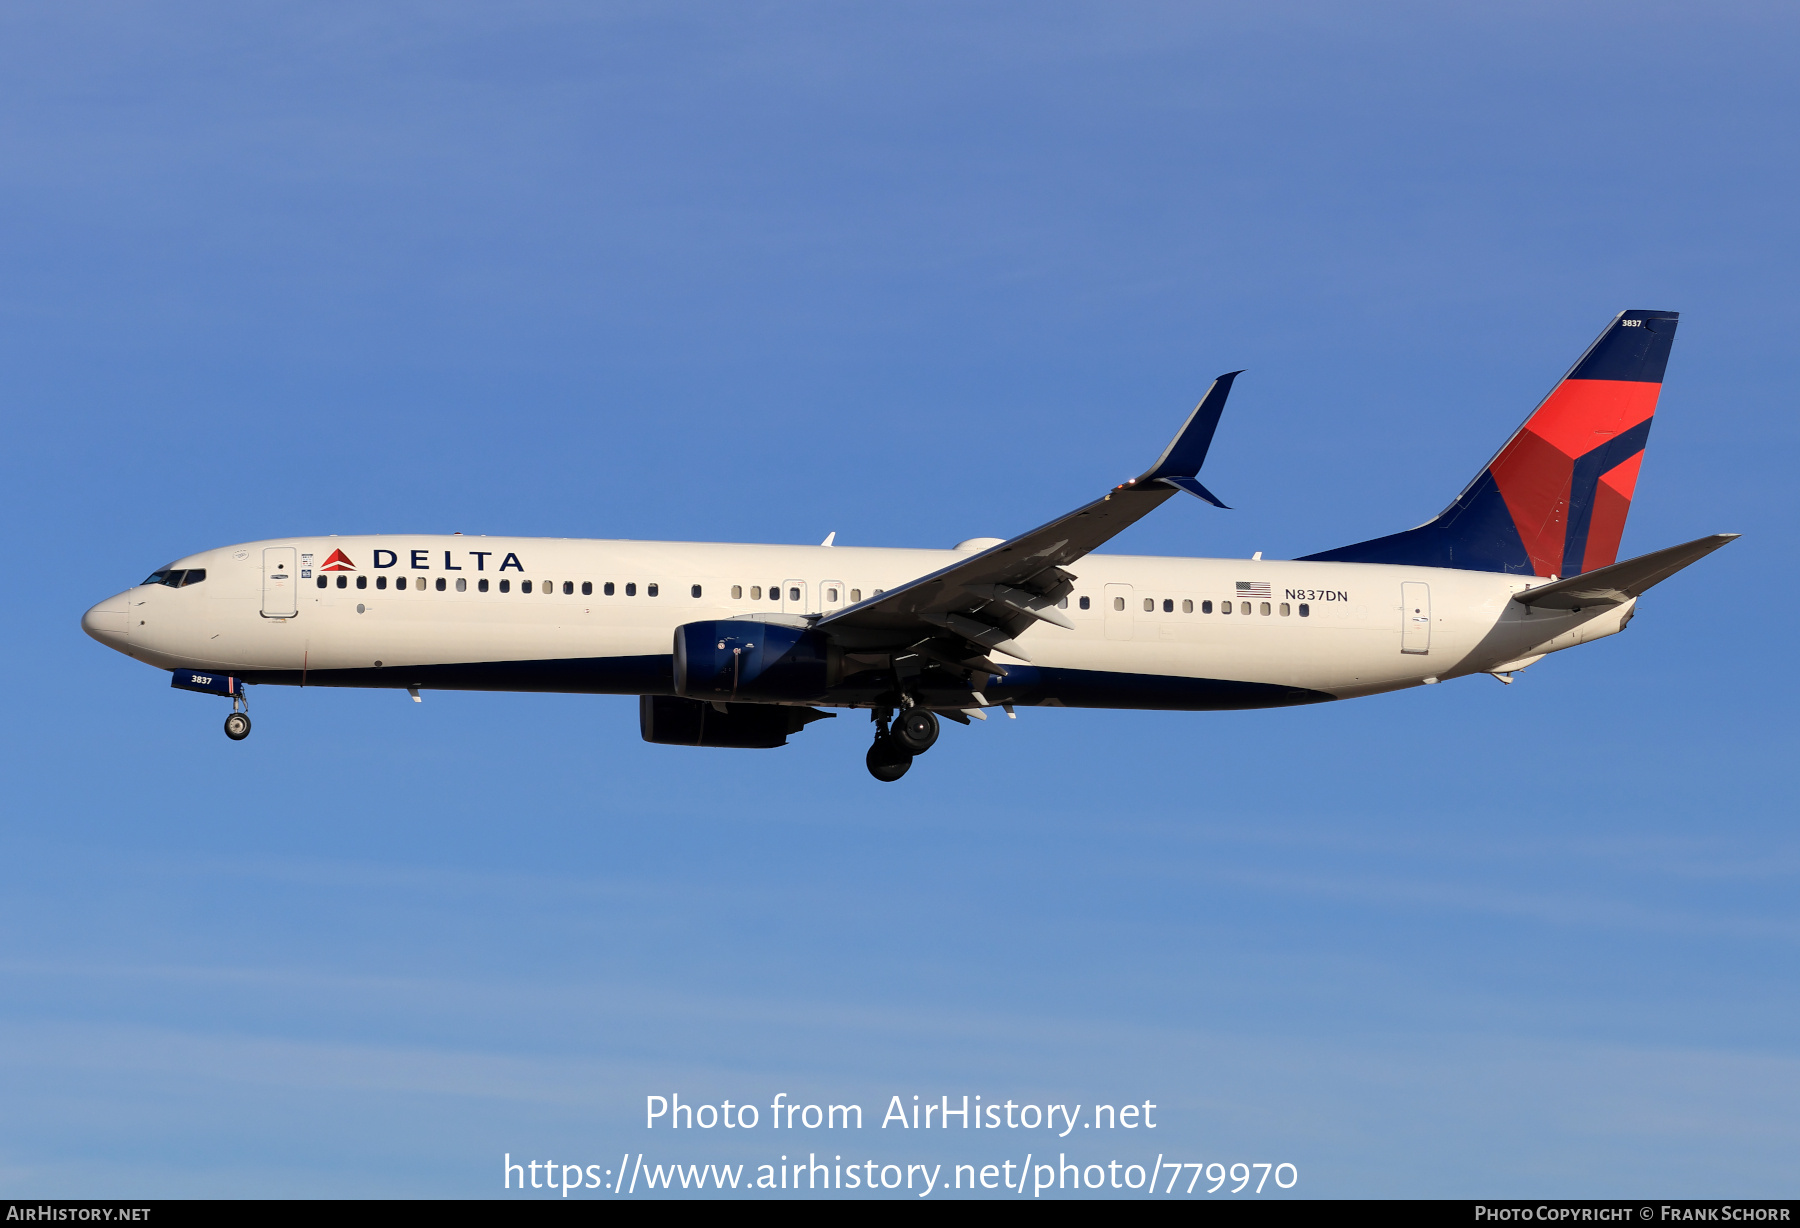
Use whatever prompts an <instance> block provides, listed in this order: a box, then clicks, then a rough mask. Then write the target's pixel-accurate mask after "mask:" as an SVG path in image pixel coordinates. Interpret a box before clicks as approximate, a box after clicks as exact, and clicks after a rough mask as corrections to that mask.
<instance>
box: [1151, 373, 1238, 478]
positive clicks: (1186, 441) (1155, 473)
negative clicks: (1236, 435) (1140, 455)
mask: <svg viewBox="0 0 1800 1228" xmlns="http://www.w3.org/2000/svg"><path fill="white" fill-rule="evenodd" d="M1242 374H1243V372H1242V371H1229V372H1227V373H1226V374H1224V375H1221V376H1220V377H1219V378H1218V379H1216V380H1214V381H1213V382H1212V387H1211V388H1208V389H1207V390H1206V395H1205V396H1203V397H1201V398H1200V404H1198V405H1196V406H1194V412H1193V413H1192V414H1189V415H1188V420H1187V422H1186V423H1185V424H1184V425H1183V426H1182V428H1181V430H1180V431H1179V432H1177V433H1176V435H1175V438H1174V439H1172V440H1170V442H1169V446H1168V447H1167V448H1164V449H1163V454H1162V455H1161V456H1159V457H1157V459H1156V463H1155V464H1154V465H1152V466H1150V468H1149V470H1148V471H1146V472H1145V473H1144V475H1143V476H1142V477H1140V478H1138V479H1137V481H1136V482H1135V483H1133V484H1134V485H1142V484H1144V483H1145V482H1162V483H1164V484H1166V485H1169V486H1173V487H1175V489H1177V490H1185V491H1187V492H1188V493H1189V494H1190V495H1196V496H1198V497H1199V498H1202V499H1205V500H1206V501H1207V502H1208V503H1210V504H1212V505H1213V506H1214V507H1224V506H1225V505H1224V504H1223V503H1220V502H1219V500H1218V499H1217V498H1216V497H1214V495H1213V493H1212V492H1211V491H1209V490H1207V489H1206V487H1204V486H1202V485H1200V483H1199V482H1197V481H1195V480H1194V479H1195V477H1196V475H1198V474H1199V472H1200V466H1201V465H1203V464H1205V463H1206V452H1207V449H1208V448H1210V447H1212V441H1213V432H1214V431H1216V430H1218V429H1219V415H1220V414H1222V413H1224V412H1225V398H1226V397H1228V396H1230V395H1231V383H1232V381H1233V380H1235V379H1236V378H1237V377H1238V376H1240V375H1242Z"/></svg>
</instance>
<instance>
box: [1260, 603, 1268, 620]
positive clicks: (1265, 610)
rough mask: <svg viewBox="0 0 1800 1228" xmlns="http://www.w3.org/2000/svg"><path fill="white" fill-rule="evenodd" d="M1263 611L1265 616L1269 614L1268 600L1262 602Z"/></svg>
mask: <svg viewBox="0 0 1800 1228" xmlns="http://www.w3.org/2000/svg"><path fill="white" fill-rule="evenodd" d="M1262 612H1263V617H1264V618H1267V617H1268V616H1269V603H1268V602H1266V601H1265V602H1263V603H1262Z"/></svg>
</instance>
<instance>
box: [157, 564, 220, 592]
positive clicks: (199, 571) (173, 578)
mask: <svg viewBox="0 0 1800 1228" xmlns="http://www.w3.org/2000/svg"><path fill="white" fill-rule="evenodd" d="M204 579H206V568H204V567H190V568H189V569H187V570H186V571H183V570H182V569H180V568H179V567H164V568H162V569H161V570H160V571H153V572H151V573H150V575H149V577H148V578H147V579H146V580H145V581H144V583H145V584H166V585H168V586H169V587H170V588H186V587H187V586H188V585H190V584H198V583H200V582H201V581H202V580H204Z"/></svg>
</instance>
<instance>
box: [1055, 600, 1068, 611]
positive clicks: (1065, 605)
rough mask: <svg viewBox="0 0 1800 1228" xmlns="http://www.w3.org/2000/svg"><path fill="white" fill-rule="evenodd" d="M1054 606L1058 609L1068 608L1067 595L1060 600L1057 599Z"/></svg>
mask: <svg viewBox="0 0 1800 1228" xmlns="http://www.w3.org/2000/svg"><path fill="white" fill-rule="evenodd" d="M1056 608H1057V609H1059V610H1066V609H1068V608H1069V599H1068V598H1067V597H1064V598H1063V599H1062V600H1060V601H1058V602H1057V603H1056Z"/></svg>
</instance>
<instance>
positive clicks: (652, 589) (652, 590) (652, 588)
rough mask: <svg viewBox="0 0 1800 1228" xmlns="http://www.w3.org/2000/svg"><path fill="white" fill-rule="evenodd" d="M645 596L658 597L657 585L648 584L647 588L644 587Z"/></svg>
mask: <svg viewBox="0 0 1800 1228" xmlns="http://www.w3.org/2000/svg"><path fill="white" fill-rule="evenodd" d="M644 595H645V596H646V597H654V596H656V585H654V584H646V585H645V586H644Z"/></svg>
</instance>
